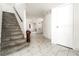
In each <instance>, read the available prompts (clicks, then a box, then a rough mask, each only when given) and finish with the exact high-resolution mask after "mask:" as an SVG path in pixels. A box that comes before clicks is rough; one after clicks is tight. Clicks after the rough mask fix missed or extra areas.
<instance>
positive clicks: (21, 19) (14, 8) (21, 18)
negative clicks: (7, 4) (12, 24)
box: [13, 7, 23, 22]
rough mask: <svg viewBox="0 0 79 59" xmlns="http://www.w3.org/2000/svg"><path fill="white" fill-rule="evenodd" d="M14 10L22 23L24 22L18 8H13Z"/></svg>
mask: <svg viewBox="0 0 79 59" xmlns="http://www.w3.org/2000/svg"><path fill="white" fill-rule="evenodd" d="M13 8H14V10H15V12H16V14H17V15H18V17H19V19H20V20H21V22H23V20H22V18H21V17H20V15H19V13H18V12H17V10H16V8H15V7H13Z"/></svg>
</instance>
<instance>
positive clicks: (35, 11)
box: [26, 3, 61, 17]
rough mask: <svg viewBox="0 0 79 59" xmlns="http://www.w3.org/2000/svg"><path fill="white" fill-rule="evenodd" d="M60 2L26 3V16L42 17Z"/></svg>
mask: <svg viewBox="0 0 79 59" xmlns="http://www.w3.org/2000/svg"><path fill="white" fill-rule="evenodd" d="M59 5H61V3H26V11H27V17H43V16H44V15H45V14H46V13H47V12H49V11H50V10H51V9H52V8H55V7H57V6H59Z"/></svg>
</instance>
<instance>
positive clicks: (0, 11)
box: [0, 6, 2, 44]
mask: <svg viewBox="0 0 79 59" xmlns="http://www.w3.org/2000/svg"><path fill="white" fill-rule="evenodd" d="M1 30H2V8H1V6H0V44H1Z"/></svg>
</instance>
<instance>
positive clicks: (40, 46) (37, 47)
mask: <svg viewBox="0 0 79 59" xmlns="http://www.w3.org/2000/svg"><path fill="white" fill-rule="evenodd" d="M78 55H79V51H75V50H73V49H69V48H66V47H63V46H60V45H56V44H51V41H50V40H49V39H46V38H45V37H43V36H42V34H37V35H35V34H34V35H32V38H31V42H30V45H29V46H28V47H25V48H24V49H22V50H20V51H17V52H14V53H12V54H9V55H7V56H78Z"/></svg>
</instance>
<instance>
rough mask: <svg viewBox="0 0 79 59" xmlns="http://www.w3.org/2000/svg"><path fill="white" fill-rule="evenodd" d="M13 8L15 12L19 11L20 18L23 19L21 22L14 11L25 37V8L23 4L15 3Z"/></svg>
mask: <svg viewBox="0 0 79 59" xmlns="http://www.w3.org/2000/svg"><path fill="white" fill-rule="evenodd" d="M15 8H16V10H17V12H18V13H19V15H20V17H21V19H22V20H23V22H21V20H20V19H19V18H18V15H17V14H16V13H15V15H16V17H17V20H18V22H19V25H20V27H21V30H22V32H23V34H24V37H25V38H26V29H27V28H26V8H25V6H24V5H23V4H21V5H20V4H15Z"/></svg>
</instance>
